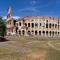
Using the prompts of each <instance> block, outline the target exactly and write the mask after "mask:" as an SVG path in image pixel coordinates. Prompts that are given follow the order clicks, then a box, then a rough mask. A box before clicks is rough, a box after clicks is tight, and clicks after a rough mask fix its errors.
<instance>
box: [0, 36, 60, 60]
mask: <svg viewBox="0 0 60 60" xmlns="http://www.w3.org/2000/svg"><path fill="white" fill-rule="evenodd" d="M7 40H8V41H6V42H0V60H60V51H57V50H55V49H53V48H51V47H49V46H48V44H47V43H48V42H49V41H52V43H53V44H55V43H56V42H57V43H58V42H60V41H59V39H57V38H54V39H52V38H43V37H42V38H41V37H25V36H12V37H11V36H10V37H7ZM59 46H60V44H59Z"/></svg>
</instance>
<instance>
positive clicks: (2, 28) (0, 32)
mask: <svg viewBox="0 0 60 60" xmlns="http://www.w3.org/2000/svg"><path fill="white" fill-rule="evenodd" d="M5 33H6V25H5V21H4V20H3V19H2V17H0V36H2V37H4V35H5Z"/></svg>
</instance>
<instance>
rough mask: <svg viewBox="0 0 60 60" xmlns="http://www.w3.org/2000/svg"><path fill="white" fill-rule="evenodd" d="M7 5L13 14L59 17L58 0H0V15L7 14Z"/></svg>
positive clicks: (59, 7) (59, 2)
mask: <svg viewBox="0 0 60 60" xmlns="http://www.w3.org/2000/svg"><path fill="white" fill-rule="evenodd" d="M9 6H11V7H12V15H13V16H37V15H38V16H56V17H60V0H0V16H6V15H7V9H8V7H9Z"/></svg>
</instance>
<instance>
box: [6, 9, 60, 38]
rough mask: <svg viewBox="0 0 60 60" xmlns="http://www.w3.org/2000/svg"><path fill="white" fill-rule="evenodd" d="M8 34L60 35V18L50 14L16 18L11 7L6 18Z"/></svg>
mask: <svg viewBox="0 0 60 60" xmlns="http://www.w3.org/2000/svg"><path fill="white" fill-rule="evenodd" d="M6 26H7V35H24V36H44V37H57V36H60V19H59V18H55V17H52V16H51V17H49V16H24V17H20V18H19V19H18V20H14V19H13V17H12V13H11V8H9V9H8V16H7V20H6Z"/></svg>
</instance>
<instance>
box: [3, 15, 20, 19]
mask: <svg viewBox="0 0 60 60" xmlns="http://www.w3.org/2000/svg"><path fill="white" fill-rule="evenodd" d="M18 18H20V17H19V16H13V19H18ZM3 19H7V16H3Z"/></svg>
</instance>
